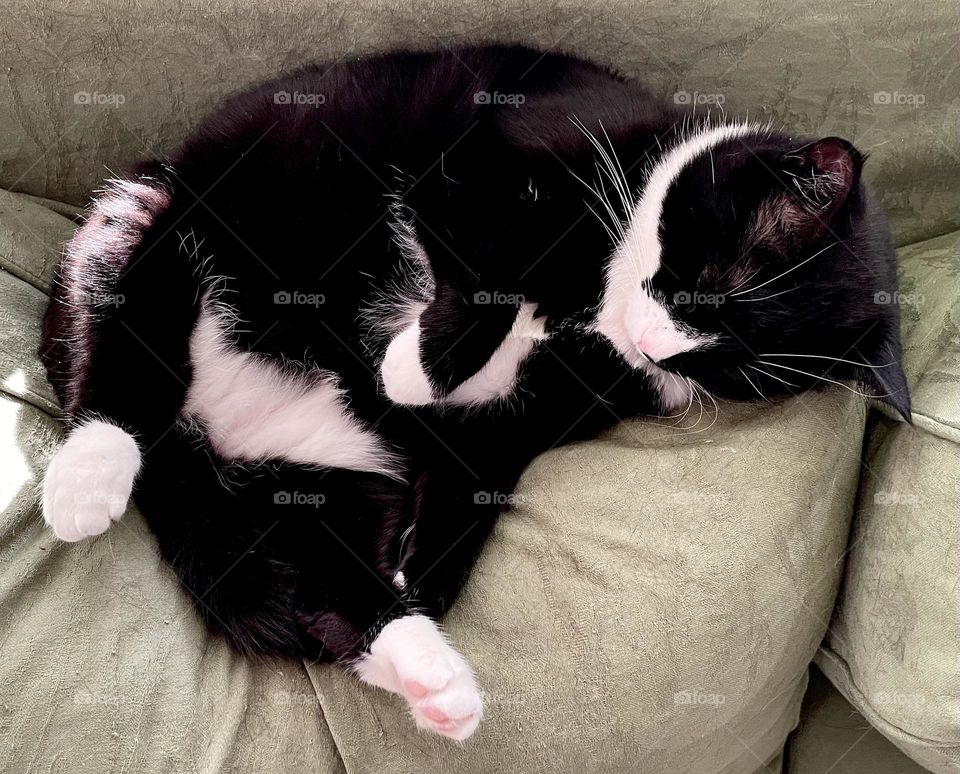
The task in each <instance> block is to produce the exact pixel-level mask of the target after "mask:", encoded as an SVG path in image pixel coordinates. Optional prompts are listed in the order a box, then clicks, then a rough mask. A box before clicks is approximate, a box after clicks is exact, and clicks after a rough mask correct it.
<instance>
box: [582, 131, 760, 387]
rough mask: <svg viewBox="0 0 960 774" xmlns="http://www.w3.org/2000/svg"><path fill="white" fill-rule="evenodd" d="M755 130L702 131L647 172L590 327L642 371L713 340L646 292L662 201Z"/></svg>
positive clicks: (655, 258) (657, 252)
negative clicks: (691, 168) (691, 171)
mask: <svg viewBox="0 0 960 774" xmlns="http://www.w3.org/2000/svg"><path fill="white" fill-rule="evenodd" d="M759 129H760V127H758V126H756V125H753V124H745V123H744V124H724V125H720V126H706V127H703V128H701V129H700V130H699V131H697V132H695V133H694V134H692V135H690V136H689V137H687V138H685V139H684V140H682V141H681V142H679V143H677V145H675V146H674V147H673V148H671V149H670V150H669V151H668V152H667V153H666V154H665V155H664V156H663V158H661V159H660V161H659V162H658V163H657V164H656V166H655V167H654V168H653V170H652V171H651V172H650V175H649V177H648V178H647V181H646V183H645V185H644V188H643V191H642V192H641V196H640V200H639V201H638V202H637V205H636V207H634V209H633V212H631V214H630V219H629V222H628V223H627V228H626V232H625V235H624V238H623V239H622V240H621V241H620V243H619V244H618V245H617V247H616V249H615V250H614V253H613V255H612V256H611V258H610V261H609V263H608V265H607V269H606V277H605V283H604V292H603V298H602V300H601V303H600V309H599V311H598V312H597V317H596V320H595V321H594V323H593V325H592V328H593V330H594V331H596V332H597V333H599V334H601V335H602V336H604V337H605V338H607V339H608V340H609V341H610V343H611V344H613V346H614V347H615V348H616V350H617V351H618V352H619V353H620V354H621V355H622V356H623V358H624V359H625V360H626V361H627V362H628V363H630V364H631V365H633V366H634V367H637V368H642V367H646V366H647V365H649V362H650V361H651V360H653V361H657V360H664V359H666V358H668V357H670V356H672V355H676V354H679V353H681V352H687V351H689V350H691V349H695V348H696V347H699V346H703V345H705V344H709V343H710V342H711V341H712V339H711V338H710V337H708V336H701V335H698V334H697V333H696V332H695V331H690V330H686V329H684V327H683V326H681V325H679V324H678V323H677V322H676V321H675V320H673V319H672V318H671V316H670V313H669V311H668V309H667V308H666V307H665V306H664V305H663V304H662V303H661V302H660V301H659V300H658V299H657V298H656V297H655V296H654V295H653V294H651V292H650V289H649V281H650V280H651V279H652V278H653V276H654V275H655V274H656V273H657V271H658V269H659V268H660V262H661V252H662V245H661V244H660V221H661V217H662V215H663V203H664V201H665V199H666V197H667V194H668V193H669V191H670V187H671V186H672V185H673V183H674V181H676V179H677V177H678V176H679V175H680V173H681V171H683V169H684V168H685V167H687V165H689V164H690V163H691V162H692V161H693V160H694V159H696V158H697V157H698V156H700V155H701V154H703V153H707V152H709V151H710V150H711V149H712V148H714V147H715V146H717V145H719V144H720V143H722V142H726V141H727V140H731V139H734V138H737V137H743V136H745V135H747V134H750V133H753V132H756V131H758V130H759ZM648 370H649V369H648ZM655 381H657V380H655ZM660 383H663V382H662V381H660V382H658V386H659V384H660ZM664 397H665V402H666V396H664Z"/></svg>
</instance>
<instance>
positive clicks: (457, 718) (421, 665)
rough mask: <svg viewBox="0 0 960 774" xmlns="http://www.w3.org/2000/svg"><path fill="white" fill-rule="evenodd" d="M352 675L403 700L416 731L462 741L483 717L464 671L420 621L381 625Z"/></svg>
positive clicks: (426, 622)
mask: <svg viewBox="0 0 960 774" xmlns="http://www.w3.org/2000/svg"><path fill="white" fill-rule="evenodd" d="M356 671H357V674H359V675H360V677H361V679H363V680H365V681H366V682H368V683H371V684H373V685H376V686H379V687H381V688H385V689H386V690H388V691H393V692H394V693H398V694H400V695H401V696H403V698H404V699H405V700H406V702H407V704H408V706H409V708H410V713H411V714H412V715H413V718H414V721H415V722H416V724H417V726H418V727H419V728H423V729H426V730H428V731H433V732H434V733H437V734H441V735H443V736H447V737H450V738H451V739H456V740H458V741H463V740H464V739H466V738H467V737H469V736H470V735H471V734H473V732H474V731H476V729H477V726H478V725H479V724H480V719H481V718H482V717H483V700H482V698H481V696H480V691H479V690H478V689H477V684H476V681H475V680H474V678H473V672H472V671H471V669H470V666H469V665H468V664H467V662H466V660H465V659H464V658H463V656H461V655H460V654H459V653H458V652H457V651H456V650H454V649H453V647H452V646H451V645H450V644H449V643H448V642H447V640H446V638H445V637H444V636H443V634H441V632H440V630H439V629H438V628H437V625H436V624H435V623H434V622H433V621H432V620H430V619H429V618H427V617H426V616H423V615H408V616H404V617H403V618H398V619H396V620H394V621H391V622H390V623H389V624H387V625H386V626H385V627H384V628H383V631H381V632H380V635H379V636H378V637H377V639H376V640H375V641H374V643H373V645H372V646H371V647H370V653H369V654H367V655H365V656H364V657H363V658H362V659H361V660H360V662H359V663H358V664H357V665H356Z"/></svg>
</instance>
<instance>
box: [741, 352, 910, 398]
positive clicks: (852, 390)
mask: <svg viewBox="0 0 960 774" xmlns="http://www.w3.org/2000/svg"><path fill="white" fill-rule="evenodd" d="M757 362H758V363H763V365H767V366H772V367H774V368H783V369H786V370H787V371H794V372H795V373H798V374H803V375H804V376H809V377H811V378H812V379H820V380H821V381H824V382H829V383H830V384H836V385H837V386H838V387H843V389H845V390H849V391H850V392H852V393H853V394H854V395H860V396H861V397H864V398H889V397H890V396H891V395H892V394H893V393H885V394H884V395H867V393H865V392H861V391H860V390H855V389H853V387H851V386H850V385H848V384H844V383H843V382H838V381H837V380H836V379H828V378H827V377H826V376H817V374H812V373H810V372H809V371H801V370H800V369H799V368H791V367H790V366H785V365H780V363H771V362H769V361H767V360H758V361H757Z"/></svg>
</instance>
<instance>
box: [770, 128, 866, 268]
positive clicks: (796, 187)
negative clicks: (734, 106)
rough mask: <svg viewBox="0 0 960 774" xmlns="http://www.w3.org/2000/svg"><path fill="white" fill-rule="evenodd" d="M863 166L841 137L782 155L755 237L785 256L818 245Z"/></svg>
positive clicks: (861, 159)
mask: <svg viewBox="0 0 960 774" xmlns="http://www.w3.org/2000/svg"><path fill="white" fill-rule="evenodd" d="M863 161H864V158H863V156H862V155H861V154H860V152H859V151H858V150H857V149H856V148H854V147H853V145H851V144H850V143H849V142H847V141H846V140H844V139H841V138H840V137H827V138H824V139H822V140H817V141H816V142H811V143H807V144H805V145H801V146H799V147H797V148H794V149H792V150H789V151H787V152H786V153H783V154H782V155H781V156H780V157H779V158H778V159H777V161H776V168H774V169H773V170H772V171H773V173H774V175H775V177H776V178H777V182H776V184H775V185H774V188H773V190H772V192H771V194H770V196H769V197H768V198H767V199H766V200H765V201H764V202H763V203H762V204H761V205H760V207H759V208H758V210H757V217H756V221H755V224H754V234H755V236H756V237H757V238H759V239H760V240H762V241H763V242H765V243H766V244H767V245H768V246H769V247H771V248H773V249H774V250H775V251H776V252H779V253H781V254H782V255H784V256H788V255H790V254H791V253H792V252H793V250H795V249H796V248H799V247H802V246H805V245H808V244H811V243H812V242H815V241H817V240H818V239H820V238H821V237H822V236H823V235H824V234H825V233H826V232H828V231H829V229H830V223H831V221H832V220H833V218H834V216H835V215H836V214H837V212H838V211H839V210H840V208H841V207H842V206H843V205H844V204H845V203H846V201H847V199H848V198H849V197H850V193H851V192H852V191H853V190H854V189H855V188H856V187H857V185H858V184H859V182H860V172H861V170H862V169H863Z"/></svg>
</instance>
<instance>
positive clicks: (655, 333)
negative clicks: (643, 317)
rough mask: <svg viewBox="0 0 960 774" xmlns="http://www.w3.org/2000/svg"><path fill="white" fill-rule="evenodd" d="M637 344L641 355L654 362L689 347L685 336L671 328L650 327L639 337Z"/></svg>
mask: <svg viewBox="0 0 960 774" xmlns="http://www.w3.org/2000/svg"><path fill="white" fill-rule="evenodd" d="M635 346H636V348H637V351H638V352H639V353H640V354H641V355H643V356H644V357H645V358H647V359H649V360H651V361H653V362H654V363H659V362H660V361H661V360H666V359H667V358H670V357H673V356H674V355H676V354H677V353H678V352H683V351H684V350H686V349H688V348H689V347H688V346H687V343H686V340H685V339H684V337H683V336H681V335H678V334H677V333H676V332H675V331H673V330H671V329H670V328H648V329H647V330H645V331H644V332H643V333H641V334H640V336H639V337H637V340H636V344H635Z"/></svg>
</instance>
